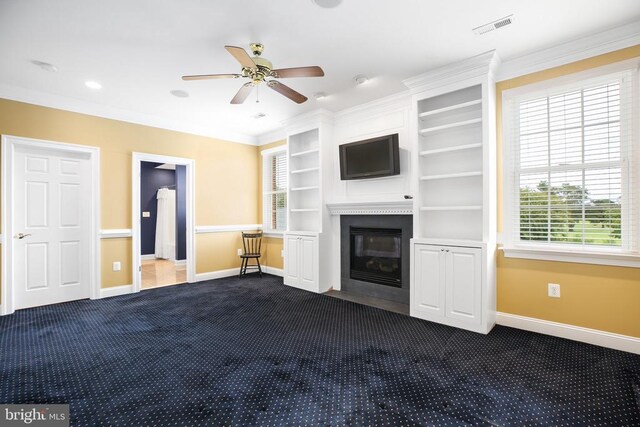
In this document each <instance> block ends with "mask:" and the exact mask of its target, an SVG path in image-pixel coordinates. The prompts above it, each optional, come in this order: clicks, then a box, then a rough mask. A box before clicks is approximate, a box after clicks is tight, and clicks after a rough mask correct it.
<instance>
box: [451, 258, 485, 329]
mask: <svg viewBox="0 0 640 427" xmlns="http://www.w3.org/2000/svg"><path fill="white" fill-rule="evenodd" d="M446 254H447V256H446V259H447V261H446V265H447V267H446V268H447V272H446V283H447V284H446V288H447V303H446V307H447V317H449V318H452V319H458V320H461V321H464V322H465V323H474V324H479V323H480V319H481V311H480V309H481V304H482V296H481V291H482V285H481V281H482V276H481V258H482V250H481V249H476V248H457V247H451V248H447V249H446Z"/></svg>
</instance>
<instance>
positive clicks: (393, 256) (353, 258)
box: [340, 215, 413, 305]
mask: <svg viewBox="0 0 640 427" xmlns="http://www.w3.org/2000/svg"><path fill="white" fill-rule="evenodd" d="M412 236H413V220H412V217H411V215H342V216H341V217H340V250H341V256H340V259H341V267H340V272H341V274H340V276H341V280H340V289H341V291H344V292H346V293H348V294H350V295H359V296H364V297H368V298H374V299H382V300H388V301H393V302H397V303H402V304H407V305H408V304H409V240H410V239H411V237H412Z"/></svg>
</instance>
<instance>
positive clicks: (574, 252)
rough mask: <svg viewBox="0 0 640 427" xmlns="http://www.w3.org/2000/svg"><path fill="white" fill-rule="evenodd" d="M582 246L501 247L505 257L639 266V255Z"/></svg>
mask: <svg viewBox="0 0 640 427" xmlns="http://www.w3.org/2000/svg"><path fill="white" fill-rule="evenodd" d="M583 249H584V248H582V247H579V248H573V249H572V248H567V249H565V250H560V249H558V250H553V249H551V248H547V247H545V248H535V247H525V246H518V247H503V248H502V250H503V252H504V256H505V258H522V259H535V260H542V261H557V262H572V263H579V264H596V265H612V266H616V267H636V268H638V267H640V255H632V254H622V253H604V252H585V251H584V250H583Z"/></svg>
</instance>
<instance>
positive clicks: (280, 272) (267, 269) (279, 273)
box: [262, 265, 284, 277]
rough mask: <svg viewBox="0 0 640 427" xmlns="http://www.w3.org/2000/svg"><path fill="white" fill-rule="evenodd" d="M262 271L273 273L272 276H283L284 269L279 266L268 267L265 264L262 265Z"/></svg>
mask: <svg viewBox="0 0 640 427" xmlns="http://www.w3.org/2000/svg"><path fill="white" fill-rule="evenodd" d="M262 271H263V272H265V273H267V274H273V275H274V276H280V277H284V270H283V269H281V268H275V267H269V266H268V265H265V266H263V267H262Z"/></svg>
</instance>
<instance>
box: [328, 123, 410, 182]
mask: <svg viewBox="0 0 640 427" xmlns="http://www.w3.org/2000/svg"><path fill="white" fill-rule="evenodd" d="M399 174H400V149H399V146H398V134H397V133H396V134H393V135H387V136H381V137H377V138H372V139H367V140H364V141H358V142H351V143H349V144H343V145H340V178H341V179H342V180H350V179H367V178H379V177H382V176H392V175H399Z"/></svg>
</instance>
